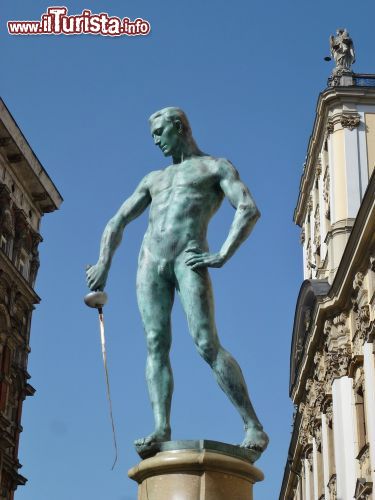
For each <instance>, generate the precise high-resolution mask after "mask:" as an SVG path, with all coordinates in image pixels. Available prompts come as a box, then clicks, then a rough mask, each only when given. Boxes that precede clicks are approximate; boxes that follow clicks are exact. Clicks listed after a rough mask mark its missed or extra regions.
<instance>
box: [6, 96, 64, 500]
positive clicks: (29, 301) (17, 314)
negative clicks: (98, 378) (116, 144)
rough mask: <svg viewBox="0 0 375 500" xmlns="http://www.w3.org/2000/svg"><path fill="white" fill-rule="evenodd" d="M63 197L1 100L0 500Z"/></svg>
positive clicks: (10, 467)
mask: <svg viewBox="0 0 375 500" xmlns="http://www.w3.org/2000/svg"><path fill="white" fill-rule="evenodd" d="M61 202H62V198H61V196H60V194H59V192H58V191H57V189H56V187H55V186H54V185H53V183H52V181H51V179H50V178H49V177H48V175H47V173H46V171H45V170H44V168H43V167H42V165H41V164H40V162H39V160H38V159H37V157H36V156H35V154H34V153H33V151H32V149H31V148H30V146H29V144H28V143H27V141H26V139H25V137H24V136H23V135H22V132H21V131H20V129H19V127H18V126H17V124H16V122H15V121H14V119H13V117H12V116H11V114H10V113H9V111H8V109H7V108H6V106H5V104H4V102H3V101H2V100H1V99H0V499H1V500H13V497H14V491H15V490H16V488H17V486H18V485H23V484H25V482H26V479H25V478H24V477H23V476H22V475H21V474H20V473H19V469H20V467H21V464H20V463H19V461H18V443H19V436H20V433H21V431H22V426H21V414H22V405H23V401H24V399H25V398H26V396H31V395H33V394H34V392H35V390H34V389H33V387H32V386H31V385H30V384H29V382H28V380H29V378H30V376H29V374H28V372H27V360H28V355H29V352H30V347H29V339H30V325H31V315H32V311H33V309H34V307H35V304H38V302H39V300H40V299H39V297H38V295H37V294H36V293H35V291H34V284H35V279H36V276H37V273H38V268H39V257H38V246H39V243H40V242H41V241H42V237H41V235H40V232H39V226H40V221H41V217H42V216H43V215H44V214H45V213H47V212H52V211H54V210H56V209H57V208H58V207H59V206H60V204H61Z"/></svg>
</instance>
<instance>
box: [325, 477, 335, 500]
mask: <svg viewBox="0 0 375 500" xmlns="http://www.w3.org/2000/svg"><path fill="white" fill-rule="evenodd" d="M327 486H328V491H329V500H337V485H336V474H332V476H331V477H330V479H329V481H328V484H327Z"/></svg>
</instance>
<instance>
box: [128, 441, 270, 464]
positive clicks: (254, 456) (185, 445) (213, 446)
mask: <svg viewBox="0 0 375 500" xmlns="http://www.w3.org/2000/svg"><path fill="white" fill-rule="evenodd" d="M135 449H136V451H137V453H138V455H139V456H140V457H141V458H150V457H153V456H154V455H156V454H157V453H159V452H160V451H178V450H210V451H217V452H219V453H224V454H225V455H229V456H231V457H237V458H242V459H243V460H247V461H248V462H250V463H252V464H253V463H254V462H256V461H257V460H258V458H259V457H260V455H261V452H260V451H256V450H250V449H248V448H241V446H235V445H233V444H227V443H221V442H220V441H210V440H208V439H197V440H179V441H164V442H162V443H154V444H152V445H151V446H150V445H145V446H136V447H135Z"/></svg>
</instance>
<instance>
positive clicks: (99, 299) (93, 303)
mask: <svg viewBox="0 0 375 500" xmlns="http://www.w3.org/2000/svg"><path fill="white" fill-rule="evenodd" d="M107 300H108V296H107V294H106V293H105V292H101V291H100V290H96V291H95V292H90V293H88V294H87V295H86V296H85V298H84V301H85V304H86V305H87V306H89V307H92V308H94V309H97V310H98V314H99V330H100V344H101V348H102V357H103V365H104V372H105V382H106V391H107V399H108V405H109V416H110V418H111V425H112V436H113V445H114V449H115V460H114V462H113V465H112V468H111V470H113V469H114V467H115V465H116V462H117V456H118V450H117V441H116V430H115V422H114V418H113V411H112V399H111V390H110V385H109V375H108V366H107V352H106V348H105V335H104V314H103V306H104V305H105V304H106V302H107Z"/></svg>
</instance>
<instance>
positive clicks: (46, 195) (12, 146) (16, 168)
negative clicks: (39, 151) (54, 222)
mask: <svg viewBox="0 0 375 500" xmlns="http://www.w3.org/2000/svg"><path fill="white" fill-rule="evenodd" d="M0 149H1V151H2V152H3V154H4V156H5V157H6V158H7V160H8V162H9V165H10V168H11V170H12V172H13V173H14V175H15V176H16V177H17V179H18V180H19V181H20V183H21V184H22V186H23V187H24V189H25V191H26V192H27V193H28V194H29V196H30V198H31V199H32V200H33V202H34V203H35V204H36V205H37V206H38V208H39V209H40V211H41V212H42V213H46V212H53V211H54V210H57V209H58V208H59V206H60V205H61V203H62V201H63V199H62V196H61V194H60V193H59V191H58V190H57V188H56V186H55V185H54V183H53V182H52V180H51V179H50V177H49V175H48V174H47V172H46V171H45V169H44V168H43V166H42V164H41V163H40V161H39V160H38V158H37V156H36V155H35V153H34V151H33V150H32V149H31V147H30V145H29V143H28V142H27V140H26V138H25V137H24V135H23V134H22V132H21V130H20V128H19V127H18V125H17V123H16V121H15V120H14V118H13V116H12V115H11V113H10V112H9V110H8V108H7V107H6V105H5V103H4V101H3V100H2V99H1V98H0Z"/></svg>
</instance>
